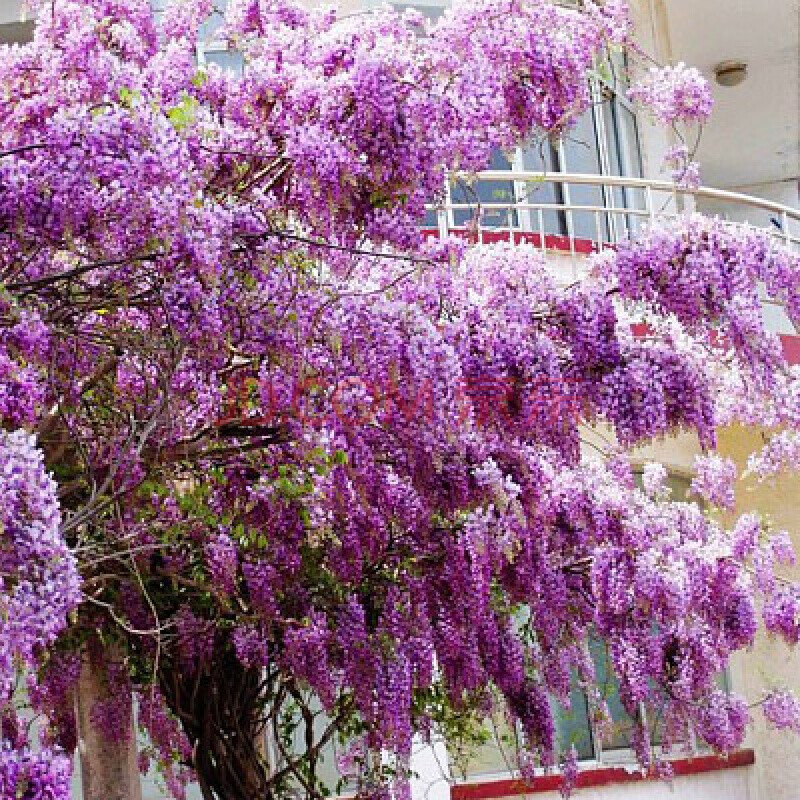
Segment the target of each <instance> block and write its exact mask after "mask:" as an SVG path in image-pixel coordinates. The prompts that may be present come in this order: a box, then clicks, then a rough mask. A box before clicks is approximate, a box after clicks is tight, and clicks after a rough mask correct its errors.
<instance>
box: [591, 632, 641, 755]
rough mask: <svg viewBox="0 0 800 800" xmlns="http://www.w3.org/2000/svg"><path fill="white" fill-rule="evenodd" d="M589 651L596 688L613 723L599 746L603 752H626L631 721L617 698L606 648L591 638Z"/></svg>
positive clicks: (631, 726) (615, 683) (604, 644)
mask: <svg viewBox="0 0 800 800" xmlns="http://www.w3.org/2000/svg"><path fill="white" fill-rule="evenodd" d="M589 650H590V651H591V653H592V659H593V661H594V668H595V673H596V677H597V686H598V688H599V689H600V693H601V695H602V696H603V697H604V699H605V701H606V704H607V705H608V710H609V713H610V714H611V720H612V722H613V726H612V732H611V735H610V736H609V738H607V739H604V740H603V741H602V742H600V746H601V747H602V749H603V750H627V749H629V748H630V746H631V733H632V731H633V719H632V718H631V716H630V715H629V714H628V712H627V711H626V710H625V708H624V706H623V705H622V701H621V700H620V698H619V681H618V680H617V676H616V675H615V674H614V670H613V667H612V665H611V658H610V655H609V653H608V648H607V647H606V643H605V642H604V641H603V640H602V639H599V638H597V637H592V638H591V639H590V641H589Z"/></svg>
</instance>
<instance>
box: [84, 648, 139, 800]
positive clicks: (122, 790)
mask: <svg viewBox="0 0 800 800" xmlns="http://www.w3.org/2000/svg"><path fill="white" fill-rule="evenodd" d="M107 696H108V694H107V689H106V683H105V671H104V669H103V667H102V665H97V664H93V663H91V661H90V660H89V659H88V658H87V657H85V658H84V662H83V668H82V669H81V676H80V680H79V681H78V687H77V691H76V693H75V715H76V718H77V722H78V753H79V754H80V760H81V784H82V787H83V800H142V789H141V784H140V781H139V769H138V765H137V763H136V756H137V752H136V732H135V730H134V727H133V721H132V720H131V730H130V736H129V737H128V741H127V742H124V743H120V742H115V741H111V740H110V739H109V738H108V737H107V736H105V735H104V734H103V732H102V731H99V730H97V728H95V727H94V725H92V721H91V713H92V706H93V705H94V703H95V702H96V701H97V700H100V699H102V698H104V697H107Z"/></svg>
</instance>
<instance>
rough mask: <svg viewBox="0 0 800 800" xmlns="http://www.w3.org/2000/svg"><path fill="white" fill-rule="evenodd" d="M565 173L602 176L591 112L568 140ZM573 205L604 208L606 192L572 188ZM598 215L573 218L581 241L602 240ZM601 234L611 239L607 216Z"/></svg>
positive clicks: (582, 214)
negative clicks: (604, 193)
mask: <svg viewBox="0 0 800 800" xmlns="http://www.w3.org/2000/svg"><path fill="white" fill-rule="evenodd" d="M563 169H564V172H575V173H579V174H583V175H600V174H601V173H602V171H603V170H602V167H601V165H600V147H599V144H598V140H597V130H596V128H595V122H594V111H593V110H592V109H591V108H589V109H587V110H586V111H585V112H584V113H583V114H581V116H580V117H578V120H577V122H576V123H575V127H573V128H572V129H570V130H569V131H568V132H567V133H566V134H565V136H564V164H563ZM569 199H570V203H571V204H573V205H578V206H603V205H604V203H603V189H602V187H600V186H586V185H582V184H570V186H569ZM597 227H598V223H597V215H595V214H594V213H592V212H587V211H577V212H575V213H573V214H572V229H573V233H574V235H575V237H576V238H578V239H597V238H598V230H597ZM599 234H600V235H601V236H602V237H603V238H604V239H608V233H607V225H606V223H605V219H604V215H600V231H599Z"/></svg>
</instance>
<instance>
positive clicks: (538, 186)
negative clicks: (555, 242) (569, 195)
mask: <svg viewBox="0 0 800 800" xmlns="http://www.w3.org/2000/svg"><path fill="white" fill-rule="evenodd" d="M522 169H523V170H525V171H526V172H548V173H552V172H560V171H561V165H560V163H559V159H558V153H557V151H556V149H555V147H554V146H553V144H552V143H551V142H550V141H544V142H531V143H530V144H528V145H526V146H525V147H523V149H522ZM524 202H526V203H531V204H533V205H539V204H541V205H544V206H545V210H544V211H543V212H542V217H543V219H542V223H543V226H544V232H545V233H549V234H556V235H558V236H564V235H565V234H566V232H567V226H566V222H565V216H564V212H563V211H548V210H547V209H546V206H548V205H553V204H554V203H562V202H563V190H562V186H561V184H560V183H554V182H552V181H541V182H536V183H533V182H531V183H528V184H527V185H526V187H525V196H524ZM527 216H528V223H527V226H526V227H528V226H529V227H530V229H531V230H532V231H534V232H536V233H539V232H540V231H539V227H540V225H539V213H538V211H537V210H536V209H533V210H531V211H529V212H527Z"/></svg>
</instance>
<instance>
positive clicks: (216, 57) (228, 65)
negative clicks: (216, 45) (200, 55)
mask: <svg viewBox="0 0 800 800" xmlns="http://www.w3.org/2000/svg"><path fill="white" fill-rule="evenodd" d="M204 56H205V60H206V64H216V65H217V66H219V67H222V68H223V69H230V70H233V71H234V72H241V71H242V68H243V65H244V61H243V59H242V54H241V53H238V52H236V51H235V50H207V51H206V52H205V53H204Z"/></svg>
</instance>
